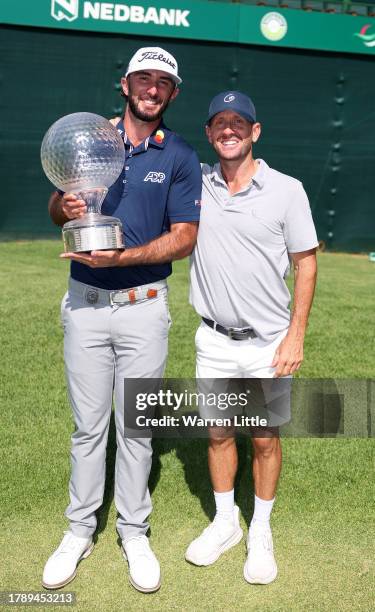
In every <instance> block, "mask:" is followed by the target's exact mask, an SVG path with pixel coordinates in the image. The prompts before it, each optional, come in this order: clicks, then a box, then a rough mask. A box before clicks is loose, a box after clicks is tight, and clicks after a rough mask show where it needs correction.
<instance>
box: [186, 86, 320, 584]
mask: <svg viewBox="0 0 375 612" xmlns="http://www.w3.org/2000/svg"><path fill="white" fill-rule="evenodd" d="M206 133H207V137H208V140H209V142H210V143H211V144H212V146H213V148H214V149H215V151H216V153H217V155H218V158H219V163H217V164H215V165H214V166H212V167H211V166H209V165H207V164H204V165H203V191H202V214H201V220H200V227H199V232H198V240H197V245H196V247H195V249H194V252H193V256H192V259H191V290H190V301H191V303H192V305H193V306H194V308H195V309H196V311H197V312H198V314H199V315H200V316H201V317H202V323H201V325H200V327H199V329H198V331H197V334H196V350H197V364H196V376H197V378H198V379H201V381H202V383H201V384H204V381H207V380H208V381H209V380H211V379H223V378H228V379H232V380H233V378H237V379H245V380H246V379H247V381H249V382H250V383H251V379H258V381H259V382H260V384H261V388H262V392H263V393H264V396H265V398H266V402H267V397H271V398H272V391H273V389H274V388H275V385H276V383H279V382H280V383H281V384H282V385H283V386H284V388H285V387H286V391H287V393H286V394H285V393H284V394H283V395H280V398H279V397H277V398H276V399H277V402H275V401H272V402H271V401H270V402H269V407H270V410H269V411H268V420H267V421H266V426H265V427H263V428H256V429H253V430H252V431H251V435H252V444H253V451H254V460H253V477H254V489H255V500H254V515H253V518H252V521H251V524H250V529H249V535H248V540H247V550H248V554H247V559H246V562H245V565H244V570H243V573H244V578H245V580H247V581H248V582H250V583H258V584H267V583H270V582H272V581H273V580H275V578H276V575H277V565H276V561H275V558H274V554H273V543H272V534H271V529H270V515H271V510H272V506H273V503H274V499H275V492H276V486H277V482H278V478H279V475H280V470H281V445H280V440H279V436H278V426H279V425H280V424H282V423H284V422H287V421H288V420H289V418H290V402H289V391H290V380H289V379H288V377H289V378H290V377H291V375H292V374H293V372H295V371H296V370H298V368H299V367H300V365H301V363H302V360H303V341H304V335H305V331H306V326H307V321H308V316H309V312H310V307H311V304H312V300H313V295H314V288H315V281H316V247H317V245H318V241H317V237H316V232H315V228H314V223H313V220H312V217H311V211H310V207H309V202H308V199H307V196H306V193H305V191H304V189H303V187H302V184H301V183H300V182H299V181H298V180H296V179H294V178H292V177H290V176H286V175H285V174H281V173H280V172H277V171H276V170H273V169H272V168H270V167H269V166H268V165H267V164H266V162H265V161H263V160H262V159H254V158H253V154H252V149H253V144H254V143H256V142H257V140H258V139H259V136H260V133H261V125H260V123H258V122H257V120H256V113H255V107H254V104H253V102H252V101H251V99H250V98H249V97H248V96H246V95H245V94H243V93H241V92H238V91H226V92H222V93H220V94H218V95H217V96H215V97H214V99H213V100H212V102H211V105H210V108H209V113H208V119H207V125H206ZM289 257H290V258H291V259H292V261H293V264H294V268H295V287H294V300H293V307H292V313H291V316H290V312H289V308H288V306H289V302H290V294H289V291H288V288H287V286H286V283H285V276H286V275H287V272H288V269H289ZM285 377H286V378H285ZM275 379H276V380H275ZM256 383H257V381H256V380H255V381H253V383H252V384H250V386H252V387H254V385H256ZM220 384H223V383H222V382H221V383H220ZM285 398H286V400H287V401H286V402H285ZM281 400H282V401H281ZM279 407H280V411H279ZM205 408H206V412H207V407H201V408H200V411H201V413H203V416H206V418H209V417H210V414H205ZM208 412H209V410H208ZM220 416H223V417H225V416H227V415H226V414H225V413H222V414H221V415H220ZM230 416H231V417H232V418H233V415H232V414H231V415H230ZM209 431H210V439H209V451H208V462H209V469H210V475H211V481H212V485H213V490H214V496H215V503H216V515H215V518H214V521H213V522H212V523H211V524H210V525H209V526H208V527H207V528H206V529H205V530H204V531H203V533H202V534H201V535H200V536H199V537H198V538H196V539H195V540H194V541H193V542H192V543H191V544H190V546H189V547H188V549H187V551H186V555H185V556H186V559H187V560H188V561H190V562H191V563H194V564H196V565H211V564H212V563H214V562H215V561H216V560H217V559H218V558H219V556H220V555H221V554H222V553H223V552H225V551H226V550H228V549H229V548H231V547H232V546H234V545H236V544H237V543H238V542H240V540H241V539H242V536H243V532H242V529H241V527H240V524H239V508H238V507H237V506H235V504H234V479H235V475H236V470H237V463H238V458H237V449H236V444H235V438H234V428H233V427H232V426H229V427H228V428H227V429H224V428H222V427H221V428H220V427H217V426H216V427H215V426H214V427H211V428H210V429H209Z"/></svg>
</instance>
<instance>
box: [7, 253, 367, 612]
mask: <svg viewBox="0 0 375 612" xmlns="http://www.w3.org/2000/svg"><path fill="white" fill-rule="evenodd" d="M59 252H60V243H59V242H48V241H37V242H20V243H16V242H13V243H3V244H2V245H0V256H1V269H0V280H1V287H2V291H1V297H0V318H1V328H2V334H1V345H0V351H1V364H2V367H1V396H2V402H1V451H0V454H1V466H2V487H1V498H0V513H1V530H0V542H1V561H0V587H1V588H0V590H10V589H16V590H19V591H20V590H23V591H28V590H40V589H41V587H40V578H41V573H42V569H43V565H44V563H45V561H46V559H47V557H48V556H49V554H50V553H51V552H52V550H53V549H54V547H55V546H56V545H57V544H58V543H59V541H60V539H61V536H62V532H63V530H64V529H66V521H65V519H64V517H63V511H64V509H65V507H66V505H67V501H68V497H67V482H68V478H69V469H70V468H69V445H70V442H69V438H70V434H71V431H72V426H73V424H72V419H71V414H70V408H69V405H68V402H67V399H66V393H65V383H64V373H63V360H62V330H61V327H60V323H59V317H60V299H61V297H62V295H63V293H64V291H65V286H66V279H67V273H68V266H67V264H66V263H65V262H61V261H60V260H59V259H58V253H59ZM319 269H320V274H319V283H318V287H317V293H316V299H315V305H314V308H313V311H312V314H311V319H310V326H309V332H308V336H307V339H306V344H305V363H304V365H303V367H302V368H301V371H300V373H299V376H300V377H307V378H359V379H360V378H375V376H374V372H375V366H374V361H375V357H374V355H375V351H374V346H375V325H374V295H375V292H374V288H375V265H374V264H371V263H369V262H368V260H367V258H366V257H360V256H351V255H340V254H326V253H324V254H322V255H319ZM170 287H171V290H170V304H171V312H172V318H173V321H174V323H173V326H172V329H171V333H170V358H169V362H168V368H167V375H168V376H170V377H175V378H177V377H184V378H186V377H191V376H193V375H194V334H195V329H196V327H197V324H198V317H197V316H196V315H195V314H194V312H193V310H192V309H191V307H190V306H188V305H187V295H188V266H187V262H186V261H183V262H178V263H176V264H175V265H174V274H173V277H172V278H171V282H170ZM372 402H374V398H372ZM373 413H374V410H373ZM372 431H374V428H373V429H372ZM154 446H155V456H154V465H153V471H152V477H151V489H152V497H153V504H154V511H153V514H152V517H151V525H152V533H151V540H152V545H153V548H154V550H155V552H156V553H157V555H158V557H159V560H160V563H161V567H162V574H163V585H162V589H161V590H160V591H159V592H158V593H156V594H154V595H142V594H139V593H138V592H136V591H135V590H134V589H133V588H132V587H131V586H130V584H129V582H128V577H127V564H126V563H125V561H124V560H123V559H122V556H121V552H120V549H119V546H118V542H117V534H116V532H115V527H114V525H115V508H114V503H113V478H112V475H113V465H114V452H115V451H114V430H113V427H111V432H110V443H109V452H108V461H107V463H108V465H107V471H108V479H107V488H106V497H105V504H104V506H103V509H102V511H101V514H100V527H99V530H98V538H97V545H96V547H95V550H94V552H93V554H92V555H91V556H90V558H89V559H87V560H86V561H84V562H83V563H82V564H81V566H80V568H79V572H78V575H77V578H76V579H75V581H74V582H73V583H71V585H69V586H68V587H66V589H65V590H73V591H75V592H76V595H77V606H76V609H77V610H84V611H86V610H87V611H91V610H98V611H99V610H100V611H107V610H108V611H117V610H130V611H133V610H153V611H167V610H186V611H187V610H189V611H190V610H193V611H202V612H203V611H206V610H209V611H210V612H211V611H216V610H217V611H219V610H223V609H228V610H261V611H270V612H275V611H278V610H285V611H290V610H292V611H294V610H298V611H299V610H301V611H302V610H314V611H317V610H319V611H320V610H327V611H328V610H329V611H332V610H335V611H336V610H348V611H349V610H350V611H352V610H364V611H367V610H371V609H373V607H374V601H375V581H374V578H375V571H374V567H375V537H374V536H375V520H374V519H375V486H374V482H375V477H374V472H375V470H374V468H375V461H374V440H373V439H356V438H351V439H285V440H284V442H283V449H284V469H283V473H282V477H281V481H280V486H279V491H278V496H277V503H276V506H275V510H274V513H273V518H272V525H273V533H274V542H275V550H276V557H277V560H278V565H279V577H278V579H277V580H276V582H274V583H273V584H272V585H269V586H266V587H262V586H251V585H248V584H247V583H246V582H245V581H244V580H243V577H242V568H243V563H244V559H245V545H244V543H242V544H240V545H238V546H237V547H235V548H234V549H232V550H231V551H229V552H228V553H226V554H225V555H224V556H223V557H222V558H221V559H220V560H219V561H218V562H217V563H216V564H215V565H214V566H212V567H210V568H196V567H193V566H191V565H189V564H187V563H186V562H185V561H184V558H183V555H184V550H185V548H186V546H187V545H188V543H189V542H190V540H191V539H192V538H193V537H195V536H196V535H197V534H198V533H199V532H200V531H201V529H202V528H203V527H204V526H206V525H207V522H208V520H209V519H211V517H212V513H213V501H212V495H211V489H210V484H209V480H208V470H207V465H206V441H205V440H191V439H189V440H188V439H183V440H171V439H169V440H163V439H158V440H156V441H155V444H154ZM239 451H240V469H239V475H238V496H237V497H238V500H237V501H238V504H239V506H240V508H241V513H242V523H243V527H244V528H245V527H246V524H247V523H248V522H249V520H250V518H251V513H252V488H251V478H250V470H249V465H250V449H249V444H248V442H247V441H246V440H245V439H242V438H241V439H240V440H239ZM33 609H34V610H35V609H45V607H44V608H42V607H34V608H33Z"/></svg>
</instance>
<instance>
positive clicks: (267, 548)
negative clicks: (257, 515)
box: [243, 526, 277, 584]
mask: <svg viewBox="0 0 375 612" xmlns="http://www.w3.org/2000/svg"><path fill="white" fill-rule="evenodd" d="M247 550H248V554H247V559H246V562H245V566H244V568H243V574H244V578H245V580H247V582H250V583H251V584H269V583H270V582H273V581H274V580H275V578H276V576H277V565H276V561H275V557H274V555H273V542H272V533H271V529H270V528H269V527H266V528H264V527H259V526H258V527H252V528H251V529H250V531H249V536H248V540H247Z"/></svg>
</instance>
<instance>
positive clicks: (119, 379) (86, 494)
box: [61, 279, 170, 541]
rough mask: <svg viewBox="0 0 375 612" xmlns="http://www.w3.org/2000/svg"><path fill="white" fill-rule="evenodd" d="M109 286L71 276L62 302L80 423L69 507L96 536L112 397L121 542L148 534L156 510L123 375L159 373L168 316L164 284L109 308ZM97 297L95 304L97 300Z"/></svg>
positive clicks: (74, 519)
mask: <svg viewBox="0 0 375 612" xmlns="http://www.w3.org/2000/svg"><path fill="white" fill-rule="evenodd" d="M109 293H110V292H109V291H105V290H98V291H95V292H94V294H93V292H92V288H90V287H88V286H87V285H83V284H82V283H78V282H77V281H75V280H73V279H70V283H69V291H68V292H67V293H66V294H65V296H64V298H63V301H62V305H61V319H62V324H63V328H64V358H65V371H66V378H67V385H68V393H69V399H70V402H71V406H72V410H73V417H74V422H75V432H74V433H73V435H72V450H71V465H72V472H71V479H70V484H69V493H70V504H69V506H68V508H67V510H66V512H65V516H66V517H67V518H68V519H69V521H70V529H71V531H72V532H73V533H74V534H75V535H77V536H79V537H89V536H92V534H93V533H94V531H95V529H96V515H95V511H96V510H97V509H98V508H99V507H100V506H101V504H102V502H103V494H104V484H105V462H106V447H107V438H108V428H109V421H110V416H111V410H112V398H113V399H114V404H115V422H116V440H117V454H116V468H115V504H116V508H117V511H118V514H119V517H118V520H117V531H118V533H119V535H120V538H121V539H122V540H125V541H126V540H128V539H130V538H132V537H134V536H137V535H141V534H145V533H146V531H147V529H148V527H149V525H148V522H147V518H148V516H149V514H150V513H151V510H152V505H151V499H150V494H149V491H148V478H149V474H150V469H151V461H152V448H151V439H150V438H125V437H124V410H126V409H127V406H126V398H125V402H124V379H125V378H141V377H144V378H159V377H162V375H163V372H164V368H165V363H166V359H167V349H168V329H169V326H170V317H169V310H168V302H167V288H166V287H165V288H163V289H161V290H159V291H158V295H157V297H156V298H152V299H145V300H142V301H139V302H136V303H132V304H123V305H120V306H118V305H113V306H112V305H110V304H109V299H108V296H109ZM93 295H94V296H96V297H97V298H98V299H97V302H96V303H94V304H92V303H90V302H92V301H93Z"/></svg>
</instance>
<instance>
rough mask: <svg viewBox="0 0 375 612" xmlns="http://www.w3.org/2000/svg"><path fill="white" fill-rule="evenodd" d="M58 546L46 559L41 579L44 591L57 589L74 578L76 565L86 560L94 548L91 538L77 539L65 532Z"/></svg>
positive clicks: (70, 533) (69, 532)
mask: <svg viewBox="0 0 375 612" xmlns="http://www.w3.org/2000/svg"><path fill="white" fill-rule="evenodd" d="M64 533H65V535H64V537H63V539H62V541H61V544H60V546H59V547H58V548H57V549H56V550H55V552H54V553H53V554H52V555H51V556H50V558H49V559H48V561H47V563H46V565H45V567H44V571H43V578H42V585H43V586H44V588H45V589H59V588H60V587H63V586H65V585H66V584H68V582H70V581H71V580H73V578H75V575H76V573H77V565H78V563H79V561H80V560H81V559H86V557H88V556H89V554H90V553H91V552H92V550H93V548H94V543H93V541H92V538H78V537H77V536H75V535H74V534H73V533H72V532H71V531H65V532H64Z"/></svg>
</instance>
